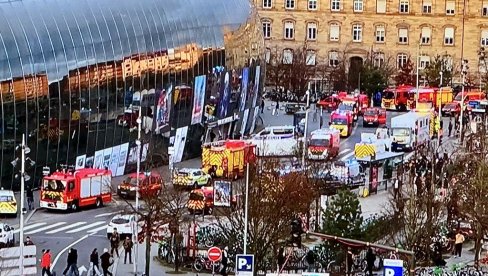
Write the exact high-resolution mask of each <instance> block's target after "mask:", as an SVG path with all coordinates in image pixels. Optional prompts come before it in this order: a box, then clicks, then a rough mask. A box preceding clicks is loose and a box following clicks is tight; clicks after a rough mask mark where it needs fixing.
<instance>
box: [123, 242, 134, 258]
mask: <svg viewBox="0 0 488 276" xmlns="http://www.w3.org/2000/svg"><path fill="white" fill-rule="evenodd" d="M133 245H134V244H133V243H132V240H131V239H130V238H129V237H125V240H124V244H123V246H124V250H125V257H124V264H127V254H129V263H132V246H133Z"/></svg>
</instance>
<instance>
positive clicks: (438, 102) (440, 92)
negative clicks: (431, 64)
mask: <svg viewBox="0 0 488 276" xmlns="http://www.w3.org/2000/svg"><path fill="white" fill-rule="evenodd" d="M442 62H444V60H443V61H442ZM443 69H444V66H442V65H441V72H440V75H441V81H440V83H439V94H438V95H439V99H437V100H436V103H437V104H438V105H439V114H438V115H437V116H439V127H440V126H441V122H442V104H441V103H442V81H443V76H444V73H443V72H442V70H443ZM439 130H440V129H439ZM437 137H438V141H437V145H439V146H440V145H441V136H440V135H439V134H437Z"/></svg>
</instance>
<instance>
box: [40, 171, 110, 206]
mask: <svg viewBox="0 0 488 276" xmlns="http://www.w3.org/2000/svg"><path fill="white" fill-rule="evenodd" d="M111 181H112V172H111V171H109V170H102V169H90V168H88V169H80V170H77V171H66V170H65V171H62V172H54V173H53V174H51V175H49V176H45V177H44V178H43V180H42V185H41V200H40V206H41V207H42V208H47V209H58V210H71V211H78V209H79V208H80V207H85V206H89V205H95V206H97V207H101V206H103V204H104V203H109V202H110V201H112V193H111V190H110V188H111Z"/></svg>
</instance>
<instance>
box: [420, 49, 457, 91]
mask: <svg viewBox="0 0 488 276" xmlns="http://www.w3.org/2000/svg"><path fill="white" fill-rule="evenodd" d="M441 72H442V85H443V86H446V85H449V84H450V83H451V80H452V64H450V63H449V60H448V59H447V58H446V57H445V56H440V55H437V56H436V57H435V58H434V60H433V61H432V62H431V63H430V64H429V66H427V68H425V70H424V74H425V78H426V79H427V82H428V83H429V86H432V87H439V86H440V84H441Z"/></svg>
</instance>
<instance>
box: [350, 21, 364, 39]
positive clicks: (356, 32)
mask: <svg viewBox="0 0 488 276" xmlns="http://www.w3.org/2000/svg"><path fill="white" fill-rule="evenodd" d="M362 40H363V26H361V24H354V25H352V41H353V42H361V41H362Z"/></svg>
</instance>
